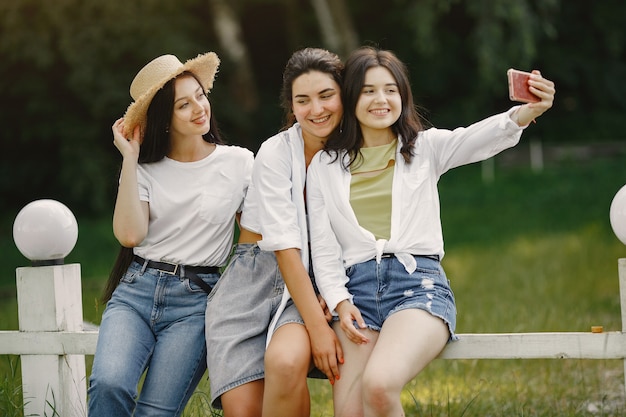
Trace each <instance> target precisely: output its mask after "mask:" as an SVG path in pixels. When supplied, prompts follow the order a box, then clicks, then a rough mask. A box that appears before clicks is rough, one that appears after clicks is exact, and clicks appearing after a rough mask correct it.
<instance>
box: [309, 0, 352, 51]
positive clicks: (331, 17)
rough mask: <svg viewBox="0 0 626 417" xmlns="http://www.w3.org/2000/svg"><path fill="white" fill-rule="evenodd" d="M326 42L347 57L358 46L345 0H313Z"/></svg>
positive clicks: (312, 3)
mask: <svg viewBox="0 0 626 417" xmlns="http://www.w3.org/2000/svg"><path fill="white" fill-rule="evenodd" d="M311 5H312V6H313V9H314V10H315V14H316V16H317V21H318V24H319V26H320V32H321V34H322V39H323V41H324V44H325V45H326V47H327V48H328V49H330V50H331V51H333V52H335V53H337V54H338V55H339V56H341V57H343V58H345V57H347V56H348V55H349V54H350V52H352V51H353V50H354V49H356V48H357V46H358V38H357V34H356V31H355V30H354V25H353V23H352V18H351V16H350V13H349V12H348V8H347V6H346V3H345V0H311Z"/></svg>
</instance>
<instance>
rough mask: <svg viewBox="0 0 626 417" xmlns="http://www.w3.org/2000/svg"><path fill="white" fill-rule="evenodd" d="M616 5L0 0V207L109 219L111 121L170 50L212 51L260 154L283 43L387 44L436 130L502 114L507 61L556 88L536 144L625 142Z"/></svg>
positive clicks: (625, 39) (607, 1) (223, 112)
mask: <svg viewBox="0 0 626 417" xmlns="http://www.w3.org/2000/svg"><path fill="white" fill-rule="evenodd" d="M623 16H626V2H624V1H622V0H604V1H602V2H565V1H562V0H472V1H463V0H418V1H415V0H390V1H387V2H381V1H371V0H239V1H236V2H228V1H226V0H178V1H176V2H172V1H168V0H135V1H132V2H131V1H127V0H107V1H98V0H55V1H48V0H0V93H1V94H2V98H3V100H4V105H3V108H2V111H1V112H0V123H1V125H2V126H3V129H2V131H1V133H0V139H1V140H2V146H3V150H2V153H1V154H0V158H1V159H0V195H1V196H2V199H1V200H0V210H2V211H7V210H11V211H15V212H16V210H18V209H19V208H21V207H22V206H23V205H24V204H26V203H27V202H29V201H32V200H34V199H38V198H55V199H58V200H60V201H63V202H64V203H66V204H68V205H69V206H70V207H72V209H73V210H76V211H79V212H80V211H84V212H88V213H110V212H111V210H112V206H113V199H114V193H115V190H116V188H117V171H118V165H119V154H118V153H117V150H116V149H115V148H114V146H112V144H111V140H112V139H111V130H110V129H111V124H112V123H113V121H114V120H115V119H117V118H118V117H120V116H121V115H123V113H124V110H125V109H126V106H128V104H129V103H130V100H131V99H130V96H129V94H128V88H129V85H130V81H131V80H132V77H133V76H134V74H135V73H136V71H137V69H138V68H140V67H142V66H143V65H144V64H145V63H146V62H148V61H149V60H151V59H153V58H154V57H156V56H158V55H161V54H164V53H172V54H175V55H177V56H178V57H179V58H180V59H181V60H186V59H188V58H192V57H194V56H196V55H197V54H199V53H202V52H206V51H209V50H213V51H215V52H217V53H218V55H219V56H220V58H221V59H222V63H221V66H220V71H219V73H218V76H217V79H216V84H215V87H214V89H213V91H212V92H211V102H212V104H213V105H214V107H213V108H214V111H215V113H216V115H217V117H218V120H219V121H220V127H221V129H222V131H223V132H224V133H225V136H226V138H227V139H228V140H229V141H230V142H231V143H236V144H240V145H243V146H247V147H249V148H250V149H252V150H256V149H257V147H258V145H259V144H260V142H261V141H262V140H263V139H265V138H266V137H268V136H270V135H271V134H274V133H275V132H276V131H277V130H278V129H279V128H280V127H281V122H282V120H281V117H282V110H281V109H280V106H279V99H278V93H279V89H280V86H281V81H282V77H281V74H282V71H283V68H284V65H285V62H286V61H287V59H288V58H289V56H290V55H291V53H292V52H293V51H294V50H296V49H299V48H302V47H305V46H320V47H326V48H329V49H331V50H333V51H335V52H337V53H338V54H339V55H340V56H342V57H344V58H345V56H346V55H347V53H348V51H350V50H351V49H353V48H354V47H355V46H356V45H357V44H361V43H363V44H375V45H378V46H380V47H383V48H387V49H392V50H394V51H395V52H396V53H397V54H398V56H399V57H400V58H401V59H402V60H403V61H405V62H406V63H407V66H408V68H409V70H410V73H411V79H412V85H413V88H414V94H415V96H416V100H417V102H418V103H419V104H421V105H423V106H424V107H425V108H426V109H429V110H430V113H428V114H427V116H428V118H429V119H430V120H431V121H432V122H433V123H434V124H435V125H437V126H441V127H454V126H458V125H462V124H467V123H470V122H472V121H474V120H477V119H479V118H482V117H484V116H486V115H488V114H491V113H494V112H497V111H501V110H503V109H505V108H507V107H508V106H509V105H511V103H510V102H509V101H508V94H507V91H506V89H507V84H506V75H505V72H506V69H507V68H509V67H515V68H519V69H532V68H540V69H541V70H542V71H543V72H544V74H545V75H546V76H547V77H549V78H551V79H553V80H554V81H555V82H556V83H557V97H556V102H555V106H554V108H553V109H552V110H551V113H550V117H546V118H542V120H541V123H537V125H535V126H532V128H531V132H532V133H530V134H532V135H533V136H538V137H542V138H543V139H544V140H560V139H567V140H586V141H598V140H606V139H622V138H623V131H622V127H623V114H624V113H625V112H626V102H625V101H624V100H623V97H624V96H625V95H626V84H625V83H624V82H623V80H624V79H626V28H625V25H624V24H623V22H622V20H623Z"/></svg>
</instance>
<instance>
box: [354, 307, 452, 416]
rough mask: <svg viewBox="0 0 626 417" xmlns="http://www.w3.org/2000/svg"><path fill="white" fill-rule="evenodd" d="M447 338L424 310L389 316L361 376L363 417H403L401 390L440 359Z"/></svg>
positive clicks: (440, 325)
mask: <svg viewBox="0 0 626 417" xmlns="http://www.w3.org/2000/svg"><path fill="white" fill-rule="evenodd" d="M449 337H450V332H449V330H448V326H447V325H446V324H445V323H444V322H443V320H441V319H440V318H437V317H434V316H433V315H431V314H429V313H428V312H426V311H424V310H419V309H408V310H402V311H399V312H397V313H395V314H393V315H391V316H390V317H389V318H388V319H387V320H386V321H385V323H384V324H383V328H382V330H381V331H380V335H379V337H378V341H377V343H376V346H375V348H374V351H373V352H372V354H371V356H370V358H369V360H368V362H367V366H366V367H365V371H364V373H363V407H364V411H365V412H364V416H365V417H375V416H393V417H404V411H403V409H402V403H401V401H400V393H401V391H402V389H403V388H404V386H405V385H406V384H407V383H408V382H409V381H410V380H411V379H413V378H415V376H416V375H417V374H419V373H420V372H421V371H422V369H424V368H425V367H426V365H428V364H429V363H430V362H431V361H432V360H433V359H435V358H436V357H437V355H439V353H440V352H441V351H442V350H443V348H444V347H445V345H446V343H447V341H448V338H449ZM342 377H343V375H342Z"/></svg>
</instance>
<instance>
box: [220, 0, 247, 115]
mask: <svg viewBox="0 0 626 417" xmlns="http://www.w3.org/2000/svg"><path fill="white" fill-rule="evenodd" d="M208 1H209V7H210V8H211V11H212V15H213V16H214V18H213V24H214V27H215V33H216V35H217V38H218V40H219V42H220V46H221V48H222V50H223V51H224V53H225V54H226V55H227V56H228V59H230V60H231V61H232V62H234V64H235V65H234V74H233V77H232V80H233V83H232V88H231V91H232V93H233V98H234V100H235V101H236V102H237V103H238V104H239V105H240V106H241V109H242V110H244V111H246V112H251V111H253V110H256V108H257V107H258V103H259V95H258V91H257V88H256V83H255V81H254V76H253V71H252V65H251V63H250V57H249V54H248V49H247V46H246V44H245V43H244V42H243V36H242V30H241V24H240V22H239V19H238V16H237V15H236V13H235V11H234V10H233V8H232V7H231V6H230V4H229V3H228V2H227V1H225V0H208Z"/></svg>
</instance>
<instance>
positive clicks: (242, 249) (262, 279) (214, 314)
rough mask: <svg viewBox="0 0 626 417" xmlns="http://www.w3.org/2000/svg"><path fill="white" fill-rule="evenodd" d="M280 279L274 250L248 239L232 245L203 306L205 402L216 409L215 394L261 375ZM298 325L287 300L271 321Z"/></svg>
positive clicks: (280, 289)
mask: <svg viewBox="0 0 626 417" xmlns="http://www.w3.org/2000/svg"><path fill="white" fill-rule="evenodd" d="M284 290H285V282H284V281H283V278H282V275H281V274H280V271H279V269H278V263H277V262H276V256H275V255H274V252H267V251H262V250H261V249H260V248H259V247H258V245H256V244H252V243H249V244H248V243H246V244H238V245H237V247H236V249H235V252H234V254H233V257H232V258H231V260H230V263H229V265H228V267H227V268H226V270H225V271H224V273H223V274H222V277H221V278H220V280H219V281H218V283H217V285H216V286H215V288H214V289H213V291H211V294H209V298H208V303H207V310H206V343H207V365H208V367H209V382H210V386H211V403H212V406H213V407H214V408H221V401H220V396H221V395H222V394H223V393H224V392H226V391H229V390H231V389H233V388H236V387H238V386H240V385H243V384H245V383H248V382H252V381H255V380H259V379H263V378H264V376H265V368H264V363H263V360H264V357H265V345H266V340H267V330H268V327H269V324H270V321H271V320H272V317H274V315H275V314H276V311H277V309H278V306H279V305H280V301H281V299H282V295H283V292H284ZM287 323H300V324H304V321H303V320H302V317H301V316H300V313H298V310H297V309H296V306H295V304H293V301H292V300H290V301H289V303H288V304H287V307H286V308H285V310H284V312H283V313H282V314H281V316H280V319H279V321H278V323H277V325H276V328H277V329H278V328H279V327H280V326H282V325H285V324H287Z"/></svg>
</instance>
